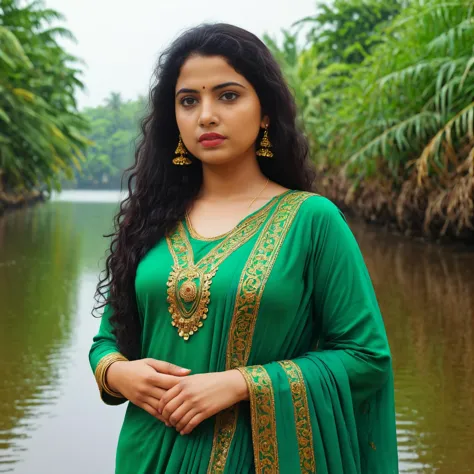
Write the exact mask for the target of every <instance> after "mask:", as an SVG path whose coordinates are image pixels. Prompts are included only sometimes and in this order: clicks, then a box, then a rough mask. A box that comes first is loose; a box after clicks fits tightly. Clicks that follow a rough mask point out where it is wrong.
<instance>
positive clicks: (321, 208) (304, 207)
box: [293, 191, 344, 219]
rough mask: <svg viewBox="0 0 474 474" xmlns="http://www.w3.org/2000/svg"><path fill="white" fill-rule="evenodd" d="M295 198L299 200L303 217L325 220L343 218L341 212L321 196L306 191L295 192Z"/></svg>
mask: <svg viewBox="0 0 474 474" xmlns="http://www.w3.org/2000/svg"><path fill="white" fill-rule="evenodd" d="M293 194H294V195H295V197H297V198H301V199H302V202H301V206H300V210H299V211H300V212H301V214H304V215H305V217H310V216H311V217H313V218H317V219H320V218H322V217H326V218H330V219H331V218H340V217H341V216H342V217H344V216H343V214H342V212H341V210H340V209H339V208H338V207H337V206H336V204H334V203H333V202H332V201H331V200H330V199H328V198H327V197H325V196H322V195H321V194H317V193H312V192H308V191H295V192H294V193H293Z"/></svg>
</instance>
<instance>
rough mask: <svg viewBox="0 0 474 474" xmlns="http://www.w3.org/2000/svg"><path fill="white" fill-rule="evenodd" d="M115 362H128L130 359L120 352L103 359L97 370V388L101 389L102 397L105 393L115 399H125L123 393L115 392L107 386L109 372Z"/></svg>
mask: <svg viewBox="0 0 474 474" xmlns="http://www.w3.org/2000/svg"><path fill="white" fill-rule="evenodd" d="M114 362H128V359H127V358H126V357H125V356H123V355H122V354H120V352H112V353H111V354H107V355H106V356H104V357H102V359H100V361H99V363H98V364H97V367H96V369H95V380H96V382H97V386H98V387H99V391H100V395H101V396H102V394H103V392H105V393H107V394H109V395H110V396H112V397H115V398H124V397H123V395H122V394H121V393H119V392H115V391H114V390H112V389H111V388H110V387H109V386H108V385H107V381H106V374H107V370H108V369H109V367H110V366H111V365H112V364H113V363H114Z"/></svg>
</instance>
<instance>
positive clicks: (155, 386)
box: [106, 358, 190, 424]
mask: <svg viewBox="0 0 474 474" xmlns="http://www.w3.org/2000/svg"><path fill="white" fill-rule="evenodd" d="M189 373H190V370H189V369H184V368H182V367H178V366H177V365H174V364H170V363H169V362H164V361H161V360H156V359H149V358H147V359H140V360H135V361H130V362H127V361H124V362H122V361H119V362H114V363H113V364H112V365H111V366H110V367H109V369H108V370H107V374H106V377H107V378H106V381H107V385H108V386H109V388H110V389H111V390H114V391H116V392H119V393H120V394H122V395H123V396H124V397H125V398H126V399H128V400H130V401H131V402H132V403H133V404H134V405H137V406H139V407H140V408H143V410H145V411H146V412H148V413H149V414H150V415H152V416H154V417H155V418H158V419H159V420H161V421H163V423H166V424H168V423H167V421H166V420H165V419H164V418H163V417H162V416H161V415H160V414H159V412H158V411H157V408H158V405H159V402H160V399H161V397H162V396H163V395H164V394H165V393H166V391H167V390H169V389H172V388H173V387H175V386H176V385H177V384H178V383H179V382H180V381H182V380H183V377H185V376H187V375H188V374H189Z"/></svg>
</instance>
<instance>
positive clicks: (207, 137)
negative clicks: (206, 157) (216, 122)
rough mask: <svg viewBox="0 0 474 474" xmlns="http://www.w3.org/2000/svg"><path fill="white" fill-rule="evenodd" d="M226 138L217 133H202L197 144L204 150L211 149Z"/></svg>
mask: <svg viewBox="0 0 474 474" xmlns="http://www.w3.org/2000/svg"><path fill="white" fill-rule="evenodd" d="M225 139H226V137H224V136H223V135H220V134H219V133H203V134H202V135H201V136H200V137H199V143H201V145H202V146H203V147H205V148H212V147H215V146H218V145H220V144H221V143H223V142H224V140H225Z"/></svg>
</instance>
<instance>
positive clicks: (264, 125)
mask: <svg viewBox="0 0 474 474" xmlns="http://www.w3.org/2000/svg"><path fill="white" fill-rule="evenodd" d="M269 125H270V117H269V116H268V115H264V116H263V117H262V120H261V121H260V127H262V128H268V126H269Z"/></svg>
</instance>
